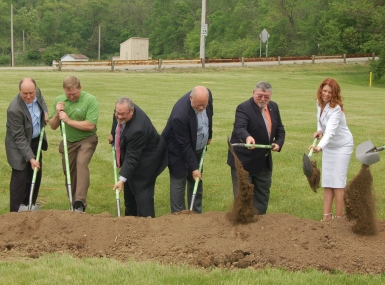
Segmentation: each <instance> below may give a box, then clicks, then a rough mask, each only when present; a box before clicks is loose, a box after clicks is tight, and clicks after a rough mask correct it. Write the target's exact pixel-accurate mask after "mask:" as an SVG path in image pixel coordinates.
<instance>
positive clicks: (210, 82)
mask: <svg viewBox="0 0 385 285" xmlns="http://www.w3.org/2000/svg"><path fill="white" fill-rule="evenodd" d="M67 75H75V76H78V77H79V78H80V80H81V83H82V87H83V90H84V91H86V92H89V93H91V94H93V95H95V96H96V97H97V99H98V102H99V107H100V113H99V122H98V126H97V128H98V131H97V133H98V136H99V144H98V147H97V149H96V152H95V154H94V157H93V159H92V161H91V164H90V171H91V186H90V188H89V193H88V201H87V202H88V208H87V213H91V214H99V213H103V212H109V213H111V214H112V215H116V208H115V194H114V191H112V186H113V181H114V177H113V164H112V154H111V146H110V145H109V144H108V140H107V136H108V134H109V132H110V129H111V122H112V116H113V110H114V105H115V102H116V100H117V99H118V98H119V97H121V96H127V97H130V98H131V99H132V100H133V101H134V103H135V104H137V105H139V106H140V107H141V108H142V109H143V110H144V111H145V112H146V113H147V115H148V116H149V117H150V118H151V120H152V122H153V124H154V125H155V127H156V128H157V130H158V131H159V133H160V132H162V130H163V128H164V126H165V125H166V121H167V118H168V116H169V114H170V112H171V109H172V107H173V105H174V103H175V102H176V101H177V100H178V99H179V98H180V97H181V96H182V95H183V94H185V93H186V92H187V91H189V90H191V89H192V88H193V87H194V86H196V85H204V86H206V87H208V88H209V89H211V91H212V93H213V98H214V118H213V123H214V126H213V140H212V143H211V144H210V146H209V148H208V151H207V153H206V155H205V162H204V177H203V181H204V198H203V211H204V212H209V211H229V210H230V209H231V206H232V201H233V196H232V186H231V178H230V169H229V167H228V165H227V164H226V160H227V135H230V134H231V131H232V126H233V122H234V113H235V109H236V107H237V105H238V104H239V103H241V102H243V101H245V100H247V99H249V98H250V97H251V95H252V90H253V88H254V86H255V84H256V83H257V82H258V81H260V80H265V81H268V82H270V83H271V84H272V86H273V97H272V100H273V101H276V102H277V103H278V105H279V107H280V112H281V117H282V121H283V124H284V126H285V129H286V141H285V145H284V146H283V149H282V151H281V152H280V153H274V154H273V160H274V169H273V184H272V187H271V198H270V203H269V209H268V213H277V212H281V213H287V214H290V215H294V216H297V217H301V218H307V219H313V220H318V219H320V218H321V216H322V193H323V191H322V189H321V188H320V189H319V191H318V193H313V191H312V190H311V189H310V187H309V185H308V182H307V179H306V177H305V175H304V174H303V170H302V156H303V154H304V153H307V148H308V146H309V145H310V144H311V143H312V141H313V139H312V134H313V133H314V132H315V130H316V123H317V121H316V120H317V119H316V105H315V96H316V90H317V88H318V86H319V84H320V83H321V81H322V80H323V79H325V78H326V77H332V78H334V79H336V80H337V81H338V82H339V84H340V86H341V89H342V95H343V97H344V107H345V109H346V117H347V123H348V126H349V128H350V130H351V132H352V133H353V136H354V143H355V146H357V145H359V144H360V143H362V142H364V141H367V140H371V141H372V142H373V143H374V144H375V145H376V146H382V145H385V136H384V132H385V124H384V120H385V115H384V111H383V106H382V105H383V102H384V98H385V80H384V79H382V80H380V81H376V82H374V83H373V86H372V87H369V66H368V65H367V64H347V65H346V64H316V65H312V64H301V65H298V64H294V65H281V66H266V67H253V68H249V67H245V68H210V69H204V70H203V69H174V70H163V71H162V72H158V71H155V70H154V71H144V72H114V73H111V72H92V71H78V72H75V71H74V72H69V71H64V72H58V71H0V82H1V88H0V120H1V122H2V123H3V127H2V128H0V138H1V140H2V142H3V143H1V144H0V158H1V159H0V171H1V180H0V214H5V213H7V212H8V211H9V180H10V175H11V168H10V166H9V165H8V163H7V159H6V155H5V147H4V138H5V130H6V127H5V122H6V110H7V107H8V105H9V103H10V101H11V100H12V98H13V97H14V96H15V95H16V94H17V93H18V83H19V81H20V79H22V78H23V77H33V78H34V79H35V80H36V81H37V83H38V86H39V87H40V88H41V90H42V93H43V95H44V98H45V101H46V103H47V105H48V108H49V111H50V112H51V111H52V109H53V108H54V107H53V100H54V98H55V97H56V96H57V95H59V94H62V93H63V89H62V81H63V79H64V77H66V76H67ZM47 136H48V142H49V149H48V151H46V152H43V159H44V160H43V161H44V162H43V180H42V186H41V189H40V194H39V202H40V203H41V205H42V206H41V209H44V210H48V209H57V210H68V209H69V202H68V199H67V195H66V186H65V177H64V175H63V171H62V166H61V156H60V154H59V152H58V145H59V143H60V141H61V136H60V131H59V130H56V131H53V130H52V129H50V127H47ZM379 155H380V156H381V159H382V160H381V161H380V162H378V163H376V164H374V165H372V166H371V168H370V169H371V173H372V175H373V186H374V193H375V196H376V203H377V217H378V218H380V219H384V218H385V210H384V206H385V186H384V185H385V178H384V177H385V176H384V175H383V173H384V171H385V163H384V160H385V157H384V156H385V152H383V153H380V154H379ZM313 159H314V160H316V161H317V163H318V166H319V168H320V167H321V163H322V161H321V154H315V155H313V157H312V160H313ZM360 167H361V163H360V162H359V161H358V160H357V159H356V157H355V153H354V154H353V155H352V159H351V163H350V167H349V173H348V180H350V179H352V178H353V177H354V176H355V175H356V174H357V172H358V171H359V169H360ZM155 191H156V193H155V208H156V215H157V216H162V215H165V214H168V213H170V203H169V175H168V170H167V169H166V170H165V171H164V172H163V173H162V174H161V175H160V176H159V177H158V180H157V183H156V190H155ZM122 196H123V195H121V205H122V211H123V197H122ZM68 263H71V264H72V265H68ZM52 264H57V266H61V267H62V268H63V270H62V271H60V272H56V273H49V272H52V270H51V269H52V266H53V265H52ZM74 264H76V266H75V265H74ZM26 267H27V269H28V270H27V271H31V274H33V276H36V280H39V282H38V283H39V284H66V282H69V280H72V281H71V283H72V284H91V283H93V284H116V283H118V282H122V279H120V278H121V276H120V275H121V274H131V276H133V278H134V279H135V280H137V282H136V284H166V283H168V284H246V282H247V283H250V284H262V283H263V284H282V283H286V284H288V283H293V284H305V282H306V284H307V283H309V282H311V281H313V283H314V282H316V283H317V282H318V284H329V283H333V284H347V283H349V284H361V283H362V282H365V284H368V283H371V282H373V283H372V284H375V283H376V282H378V281H379V279H378V278H380V277H378V276H377V277H373V276H347V275H345V274H337V275H335V276H333V275H328V276H327V275H324V274H322V273H319V272H315V271H311V270H310V271H309V272H297V273H292V272H285V271H280V270H269V269H267V270H262V271H258V272H256V271H239V272H237V273H234V274H232V273H229V272H225V271H221V270H214V271H211V272H207V271H199V270H196V269H189V268H186V267H183V268H182V267H168V266H160V265H156V264H146V265H138V264H136V263H132V264H131V263H130V264H129V265H128V266H124V265H121V264H118V263H116V262H114V261H109V260H90V259H85V260H74V259H72V258H70V257H58V256H55V255H48V256H46V257H44V258H42V259H40V258H39V259H38V260H36V261H33V262H20V261H17V262H14V263H9V262H8V263H0V272H1V274H5V275H3V277H0V283H1V284H32V283H31V282H28V278H25V281H24V282H26V283H20V282H18V281H17V280H19V281H20V280H22V279H12V276H13V274H16V273H15V272H17V270H18V269H19V270H26V269H25V268H26ZM50 268H51V269H50ZM139 268H140V269H139ZM50 270H51V271H50ZM39 271H43V272H44V273H45V274H47V275H46V276H51V275H50V274H55V275H54V276H56V277H57V276H59V277H58V278H57V279H55V280H58V281H57V282H56V281H54V282H52V281H53V279H52V278H54V277H53V276H51V277H50V278H48V279H44V278H43V277H40V275H39V273H38V272H39ZM83 271H84V272H87V276H89V277H88V278H91V279H84V280H83V279H82V278H83V277H82V276H83V275H82V272H83ZM12 272H14V273H12ZM71 272H72V273H71ZM101 272H104V274H103V273H101ZM107 272H108V274H107ZM133 272H135V273H133ZM160 272H161V273H160ZM99 273H101V274H99ZM159 274H161V275H162V278H159V277H158V275H159ZM202 274H203V275H202ZM69 275H71V276H72V277H68V276H69ZM77 275H79V276H80V277H79V279H76V280H78V281H79V282H78V283H76V282H73V280H74V279H73V278H74V277H73V276H77ZM60 276H61V277H63V278H60ZM64 276H67V277H68V278H64ZM175 276H179V278H175ZM93 278H94V279H93ZM256 278H260V281H262V280H264V282H261V283H257V281H256ZM49 279H50V280H51V282H48V281H47V283H44V282H45V281H44V280H49ZM12 280H13V281H12ZM32 280H33V279H32ZM82 280H83V281H82ZM119 280H120V281H119ZM123 280H125V279H123ZM29 281H31V279H30V280H29ZM88 281H89V282H88ZM258 282H259V281H258ZM36 284H37V283H36Z"/></svg>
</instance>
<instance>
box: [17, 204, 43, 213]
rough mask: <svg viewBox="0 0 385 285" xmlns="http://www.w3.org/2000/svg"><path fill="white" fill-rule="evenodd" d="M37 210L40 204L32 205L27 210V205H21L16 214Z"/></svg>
mask: <svg viewBox="0 0 385 285" xmlns="http://www.w3.org/2000/svg"><path fill="white" fill-rule="evenodd" d="M39 209H40V204H36V205H32V207H31V209H29V205H24V204H21V205H20V207H19V211H18V212H24V211H37V210H39Z"/></svg>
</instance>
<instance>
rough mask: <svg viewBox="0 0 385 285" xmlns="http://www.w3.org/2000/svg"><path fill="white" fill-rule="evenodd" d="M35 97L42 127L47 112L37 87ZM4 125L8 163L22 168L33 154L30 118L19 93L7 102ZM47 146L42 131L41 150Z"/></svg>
mask: <svg viewBox="0 0 385 285" xmlns="http://www.w3.org/2000/svg"><path fill="white" fill-rule="evenodd" d="M36 98H37V103H38V104H39V107H40V109H41V113H40V126H41V127H43V126H45V121H44V112H47V113H48V109H47V105H46V103H45V101H44V98H43V96H42V95H41V92H40V89H39V88H36ZM6 126H7V133H6V136H5V150H6V154H7V159H8V163H9V165H10V166H11V167H12V168H14V169H17V170H23V169H25V166H26V165H27V162H29V161H30V160H31V158H35V155H34V154H33V151H32V149H31V141H32V132H33V127H32V118H31V114H30V113H29V111H28V108H27V106H26V105H25V102H24V101H23V99H22V98H21V96H20V94H18V95H16V97H14V98H13V100H12V102H11V103H10V104H9V107H8V109H7V123H6ZM47 148H48V143H47V137H46V135H45V133H44V139H43V144H42V150H47Z"/></svg>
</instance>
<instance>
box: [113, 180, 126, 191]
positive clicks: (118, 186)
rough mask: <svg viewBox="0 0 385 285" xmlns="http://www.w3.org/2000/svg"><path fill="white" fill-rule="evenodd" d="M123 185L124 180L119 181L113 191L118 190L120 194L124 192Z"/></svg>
mask: <svg viewBox="0 0 385 285" xmlns="http://www.w3.org/2000/svg"><path fill="white" fill-rule="evenodd" d="M123 185H124V182H123V181H122V180H119V181H118V182H116V183H115V185H114V188H112V190H114V191H115V190H116V189H118V190H119V193H120V192H122V190H123Z"/></svg>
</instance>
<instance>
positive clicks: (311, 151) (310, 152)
mask: <svg viewBox="0 0 385 285" xmlns="http://www.w3.org/2000/svg"><path fill="white" fill-rule="evenodd" d="M317 140H318V138H315V139H314V141H313V144H312V146H315V145H316V144H317ZM313 150H314V149H313V148H312V149H311V150H310V151H309V154H308V157H311V156H312V155H313Z"/></svg>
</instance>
